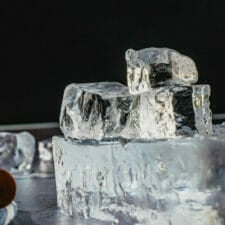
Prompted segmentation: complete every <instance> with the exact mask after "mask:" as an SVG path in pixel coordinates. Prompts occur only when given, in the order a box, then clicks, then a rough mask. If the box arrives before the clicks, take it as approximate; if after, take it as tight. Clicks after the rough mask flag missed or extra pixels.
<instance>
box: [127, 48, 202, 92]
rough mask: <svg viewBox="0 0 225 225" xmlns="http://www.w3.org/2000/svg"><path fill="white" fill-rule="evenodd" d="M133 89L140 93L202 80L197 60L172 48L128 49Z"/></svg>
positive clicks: (131, 88) (128, 71)
mask: <svg viewBox="0 0 225 225" xmlns="http://www.w3.org/2000/svg"><path fill="white" fill-rule="evenodd" d="M126 61H127V82H128V87H129V91H130V93H132V94H137V93H141V92H145V91H148V90H150V89H151V88H154V87H158V86H164V85H168V84H170V85H171V84H193V83H196V82H197V80H198V71H197V68H196V65H195V63H194V61H193V60H192V59H191V58H189V57H187V56H185V55H182V54H180V53H179V52H177V51H175V50H173V49H168V48H146V49H142V50H139V51H135V50H133V49H128V50H127V51H126Z"/></svg>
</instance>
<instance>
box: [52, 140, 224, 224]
mask: <svg viewBox="0 0 225 225" xmlns="http://www.w3.org/2000/svg"><path fill="white" fill-rule="evenodd" d="M165 150H166V151H165ZM53 154H54V163H55V172H56V185H57V200H58V206H59V207H60V208H61V209H62V210H63V212H64V213H66V214H68V215H70V216H74V217H78V216H81V217H84V218H86V219H89V218H94V219H95V220H96V224H103V221H104V222H105V223H104V224H119V225H124V224H129V225H131V224H132V225H135V224H136V225H149V224H154V225H168V224H169V225H181V224H182V225H193V224H195V225H206V224H207V225H208V224H214V225H223V224H224V212H225V192H224V191H225V141H224V140H223V139H217V138H206V137H203V136H196V137H193V138H182V139H173V140H170V141H157V142H143V141H133V142H128V143H126V144H125V143H124V142H120V141H115V142H110V141H109V142H87V141H86V142H85V141H71V140H66V139H64V138H61V137H54V138H53ZM98 221H99V222H98Z"/></svg>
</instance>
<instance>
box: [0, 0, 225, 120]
mask: <svg viewBox="0 0 225 225" xmlns="http://www.w3.org/2000/svg"><path fill="white" fill-rule="evenodd" d="M66 2H67V1H66ZM221 2H222V1H221ZM149 3H150V6H148V5H142V9H137V11H139V12H141V13H142V17H140V16H139V15H137V14H136V11H135V9H134V10H132V11H131V10H130V15H129V16H118V15H115V14H114V16H109V15H108V16H91V15H90V14H89V12H88V11H87V9H91V10H93V11H94V8H92V6H90V5H86V7H84V8H83V9H77V5H76V2H75V1H73V2H72V1H71V4H69V3H68V2H67V4H64V3H63V1H61V3H59V4H56V3H54V4H50V3H49V4H48V3H47V1H45V2H43V3H40V2H38V1H37V5H28V4H25V3H24V2H22V1H17V5H14V6H9V5H5V6H3V7H2V8H1V28H0V31H1V37H0V38H1V44H0V54H1V58H2V59H1V62H0V75H1V88H0V100H1V110H0V124H6V123H22V122H45V121H57V120H58V116H59V109H60V103H61V100H62V95H63V90H64V88H65V86H66V85H67V84H69V83H71V82H93V81H119V82H122V83H126V64H125V59H124V53H125V50H126V49H128V48H134V49H141V48H145V47H151V46H155V47H169V48H173V49H176V50H178V51H180V52H182V53H184V54H186V55H188V56H190V57H192V58H193V59H194V60H195V62H196V64H197V67H198V70H199V74H200V79H199V83H203V84H206V83H208V84H210V85H211V87H212V97H211V102H212V103H211V108H212V110H213V112H214V113H223V112H225V104H224V91H225V86H224V84H225V76H224V75H225V74H224V66H225V58H224V54H225V22H224V21H225V13H224V12H225V7H224V5H223V4H219V1H206V0H205V1H198V2H196V1H195V2H193V3H192V2H191V1H185V4H184V2H180V1H175V2H174V3H173V4H172V2H171V1H170V3H169V4H168V5H165V4H163V3H162V5H161V6H160V4H161V3H159V6H157V7H156V6H155V5H154V4H153V5H151V3H153V1H152V2H151V1H150V2H149ZM106 7H107V6H106ZM110 7H113V6H110ZM135 7H138V2H136V5H134V8H135ZM96 8H97V6H96ZM113 9H114V10H115V9H116V7H115V6H114V8H113ZM146 9H147V10H146ZM144 10H146V11H147V13H145V12H144ZM77 11H81V12H82V13H83V16H78V14H77ZM128 11H129V10H126V9H124V11H123V13H124V14H125V13H126V12H128ZM143 15H144V16H143Z"/></svg>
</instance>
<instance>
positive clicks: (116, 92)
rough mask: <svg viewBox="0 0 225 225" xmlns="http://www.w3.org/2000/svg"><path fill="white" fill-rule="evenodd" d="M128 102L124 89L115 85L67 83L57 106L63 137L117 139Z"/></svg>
mask: <svg viewBox="0 0 225 225" xmlns="http://www.w3.org/2000/svg"><path fill="white" fill-rule="evenodd" d="M131 101H132V96H131V95H130V94H129V92H128V88H127V87H126V86H124V85H122V84H120V83H117V82H99V83H83V84H75V83H73V84H70V85H68V86H67V87H66V89H65V92H64V96H63V101H62V106H61V114H60V127H61V130H62V132H63V134H64V135H65V136H66V137H72V138H78V139H102V138H103V137H105V136H106V135H113V136H115V135H117V136H118V135H119V133H120V132H121V130H122V129H123V127H124V126H125V123H126V117H127V114H128V112H129V111H130V107H131V105H132V104H131Z"/></svg>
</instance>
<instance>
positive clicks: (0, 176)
mask: <svg viewBox="0 0 225 225" xmlns="http://www.w3.org/2000/svg"><path fill="white" fill-rule="evenodd" d="M15 195H16V182H15V180H14V178H13V177H12V175H11V174H9V173H8V172H7V171H5V170H2V169H0V208H4V207H5V206H7V205H9V204H10V203H11V202H12V200H13V199H14V198H15Z"/></svg>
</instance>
